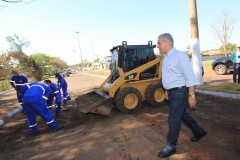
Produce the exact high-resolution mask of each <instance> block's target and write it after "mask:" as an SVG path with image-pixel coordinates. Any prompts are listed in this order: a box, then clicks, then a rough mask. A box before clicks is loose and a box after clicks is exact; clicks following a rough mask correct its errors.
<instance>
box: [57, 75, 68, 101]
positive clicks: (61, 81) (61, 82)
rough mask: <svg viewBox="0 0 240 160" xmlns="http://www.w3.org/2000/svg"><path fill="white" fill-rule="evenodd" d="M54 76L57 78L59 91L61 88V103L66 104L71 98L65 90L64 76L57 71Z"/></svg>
mask: <svg viewBox="0 0 240 160" xmlns="http://www.w3.org/2000/svg"><path fill="white" fill-rule="evenodd" d="M55 77H56V78H57V79H58V82H57V83H58V84H59V91H61V89H62V92H63V105H66V104H67V101H69V100H71V97H70V96H69V94H68V92H67V87H68V85H67V82H66V80H65V79H64V77H63V76H62V75H60V74H59V73H57V74H56V75H55Z"/></svg>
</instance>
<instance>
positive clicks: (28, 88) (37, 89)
mask: <svg viewBox="0 0 240 160" xmlns="http://www.w3.org/2000/svg"><path fill="white" fill-rule="evenodd" d="M21 93H22V94H23V95H24V96H23V104H24V108H25V110H26V113H27V117H28V123H29V129H30V133H31V134H32V135H35V134H36V133H37V132H38V127H37V122H36V115H35V111H37V112H38V113H39V114H40V116H41V117H42V118H43V119H44V121H45V122H46V123H47V125H48V126H49V128H51V129H52V130H53V131H56V130H59V129H61V128H63V126H58V125H57V123H56V121H55V120H54V119H53V116H52V113H51V112H50V110H49V109H48V108H47V103H46V100H47V97H48V96H49V95H50V93H51V88H50V87H49V86H48V85H47V84H45V83H41V82H34V83H31V84H30V85H24V86H22V88H21Z"/></svg>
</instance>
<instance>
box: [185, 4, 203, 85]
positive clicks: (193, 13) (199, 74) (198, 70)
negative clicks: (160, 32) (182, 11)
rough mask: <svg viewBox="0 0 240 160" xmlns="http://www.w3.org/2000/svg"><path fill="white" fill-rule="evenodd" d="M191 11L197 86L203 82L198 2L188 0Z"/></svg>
mask: <svg viewBox="0 0 240 160" xmlns="http://www.w3.org/2000/svg"><path fill="white" fill-rule="evenodd" d="M188 2H189V11H190V28H191V51H192V65H193V71H194V73H195V75H196V78H197V84H198V85H201V84H203V82H202V55H201V53H200V44H199V32H198V18H197V2H196V0H188Z"/></svg>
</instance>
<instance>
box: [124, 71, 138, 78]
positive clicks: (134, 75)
mask: <svg viewBox="0 0 240 160" xmlns="http://www.w3.org/2000/svg"><path fill="white" fill-rule="evenodd" d="M136 76H137V73H133V74H130V75H128V76H126V77H125V78H124V80H128V79H129V80H133V79H135V77H136Z"/></svg>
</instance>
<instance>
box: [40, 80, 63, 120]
mask: <svg viewBox="0 0 240 160" xmlns="http://www.w3.org/2000/svg"><path fill="white" fill-rule="evenodd" d="M44 83H46V84H47V85H48V86H49V87H50V88H51V93H50V95H49V96H48V100H47V106H48V109H50V110H51V108H52V106H53V99H54V97H55V107H56V109H55V115H56V116H57V117H58V116H59V114H60V112H61V105H62V102H61V93H60V90H59V88H58V85H57V84H56V83H54V82H52V81H51V80H49V79H46V80H44Z"/></svg>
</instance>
